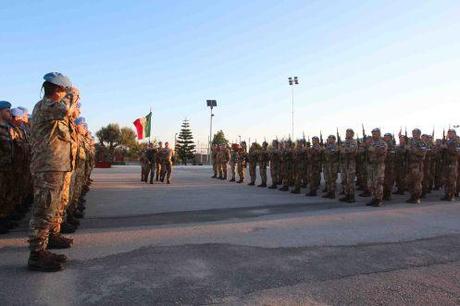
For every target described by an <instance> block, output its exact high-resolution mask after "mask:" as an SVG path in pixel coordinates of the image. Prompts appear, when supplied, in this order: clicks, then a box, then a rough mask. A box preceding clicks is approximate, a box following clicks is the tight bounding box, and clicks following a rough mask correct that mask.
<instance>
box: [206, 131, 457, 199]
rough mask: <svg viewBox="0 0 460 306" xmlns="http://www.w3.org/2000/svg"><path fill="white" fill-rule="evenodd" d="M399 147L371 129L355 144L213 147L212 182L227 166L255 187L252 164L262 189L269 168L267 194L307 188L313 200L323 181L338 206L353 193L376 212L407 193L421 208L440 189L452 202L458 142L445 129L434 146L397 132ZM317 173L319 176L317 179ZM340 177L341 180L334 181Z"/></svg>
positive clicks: (316, 140) (349, 135) (430, 139)
mask: <svg viewBox="0 0 460 306" xmlns="http://www.w3.org/2000/svg"><path fill="white" fill-rule="evenodd" d="M398 136H399V137H398V138H399V144H396V140H395V137H394V135H392V134H390V133H386V134H385V135H383V137H382V135H381V131H380V129H378V128H376V129H374V130H372V135H371V136H366V133H365V130H364V128H363V137H362V138H361V139H358V138H356V139H355V132H354V131H353V130H352V129H347V131H346V136H345V140H343V141H342V140H341V137H340V135H339V133H338V131H337V135H329V136H328V137H327V139H326V142H325V143H324V142H323V139H322V136H320V137H313V138H312V142H311V143H310V141H307V140H305V139H300V140H298V141H296V142H293V141H291V140H284V141H278V140H273V141H272V144H271V146H269V145H268V143H267V142H265V141H264V142H263V143H262V146H260V145H259V144H257V143H255V142H254V143H252V144H251V147H250V148H249V151H248V150H247V147H246V143H245V142H241V143H240V144H233V145H232V146H231V147H228V146H226V145H213V146H212V150H211V151H212V162H213V171H214V175H213V176H212V177H213V178H219V179H223V180H224V179H226V178H227V165H228V164H229V165H230V170H231V174H232V177H231V179H230V181H236V178H235V166H236V167H237V170H238V171H237V173H238V180H237V183H242V182H243V181H244V175H245V172H246V171H245V168H246V167H248V168H249V176H250V180H249V183H248V185H251V186H252V185H255V182H256V178H257V165H258V166H259V175H260V178H261V184H260V185H258V187H267V168H268V166H269V167H270V176H271V181H272V184H271V186H269V188H270V189H277V188H278V187H279V190H281V191H289V190H290V191H291V192H292V193H301V188H307V187H308V189H309V190H308V192H307V193H306V195H307V196H317V195H318V190H319V189H320V183H321V179H322V176H323V178H324V182H325V188H324V190H323V193H324V194H323V195H322V197H323V198H329V199H335V198H336V195H337V182H340V185H341V194H342V195H343V196H342V197H341V198H340V201H343V202H348V203H353V202H355V193H356V190H360V191H361V193H360V194H359V196H361V197H371V200H370V201H369V202H368V203H367V205H368V206H375V207H379V206H382V205H383V201H389V200H391V197H392V194H401V195H402V194H404V193H405V192H406V191H407V192H409V194H410V197H409V199H408V200H407V201H406V202H407V203H414V204H420V200H421V199H422V198H424V197H425V195H426V194H428V193H430V192H431V191H432V190H440V189H443V190H444V196H443V197H442V200H445V201H454V200H455V197H458V194H459V191H460V175H459V173H460V138H459V137H458V136H457V134H456V131H455V130H453V129H449V130H448V132H447V135H446V134H445V132H443V138H442V139H437V140H436V141H434V133H432V135H428V134H423V135H422V133H421V131H420V130H419V129H414V130H413V131H412V137H410V138H409V137H408V136H407V132H406V133H405V134H404V135H403V134H402V132H401V131H400V133H399V135H398ZM321 173H322V176H321ZM339 177H340V179H339Z"/></svg>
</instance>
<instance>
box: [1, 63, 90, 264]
mask: <svg viewBox="0 0 460 306" xmlns="http://www.w3.org/2000/svg"><path fill="white" fill-rule="evenodd" d="M44 80H45V82H44V83H43V86H42V88H43V90H44V97H43V98H42V99H41V100H40V101H39V102H38V103H37V104H36V105H35V107H34V110H33V113H32V116H31V123H30V124H29V123H28V122H27V120H24V119H22V120H20V118H18V117H20V116H17V115H20V113H18V112H17V110H16V109H11V103H9V102H7V101H0V115H1V116H0V117H1V118H0V151H1V155H0V186H1V190H0V214H1V225H2V228H1V229H2V231H3V232H7V231H8V229H10V228H12V227H13V226H14V225H15V224H14V223H15V221H17V220H19V219H20V218H22V217H23V216H24V215H25V213H26V211H27V208H28V207H29V206H32V214H31V220H30V223H29V226H30V236H29V249H30V256H29V261H28V267H29V269H31V270H38V271H46V272H51V271H59V270H62V269H63V264H64V263H65V262H66V261H67V260H68V259H67V256H65V255H63V254H55V253H51V252H50V251H49V250H50V249H64V248H69V247H71V245H72V243H73V240H72V239H71V238H68V237H65V236H63V235H62V233H71V232H74V231H75V230H76V228H77V226H78V225H79V220H78V219H79V218H82V217H83V214H84V209H85V200H84V195H85V194H86V193H87V192H88V191H89V185H90V184H91V179H90V174H91V171H92V169H93V167H94V161H95V150H94V141H93V138H92V136H91V134H90V133H89V131H88V127H87V124H86V120H85V118H83V117H80V113H81V111H80V109H81V104H80V102H79V98H80V94H79V91H78V89H77V88H75V87H73V86H72V84H71V82H70V80H69V79H68V78H67V77H66V76H64V75H62V74H60V73H57V72H51V73H48V74H46V75H45V76H44ZM23 112H26V110H25V109H24V111H23ZM26 116H27V114H23V118H26Z"/></svg>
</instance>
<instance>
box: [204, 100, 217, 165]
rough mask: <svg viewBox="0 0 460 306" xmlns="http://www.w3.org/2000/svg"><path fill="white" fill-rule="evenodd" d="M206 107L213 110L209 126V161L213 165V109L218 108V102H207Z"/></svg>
mask: <svg viewBox="0 0 460 306" xmlns="http://www.w3.org/2000/svg"><path fill="white" fill-rule="evenodd" d="M206 105H207V106H208V107H210V108H211V120H210V124H209V143H208V161H209V164H211V142H212V117H214V114H213V113H212V109H213V108H214V107H216V106H217V101H216V100H206Z"/></svg>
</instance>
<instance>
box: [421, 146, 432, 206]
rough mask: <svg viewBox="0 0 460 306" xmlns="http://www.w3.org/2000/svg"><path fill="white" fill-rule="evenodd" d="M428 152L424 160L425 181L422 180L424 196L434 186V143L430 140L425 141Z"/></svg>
mask: <svg viewBox="0 0 460 306" xmlns="http://www.w3.org/2000/svg"><path fill="white" fill-rule="evenodd" d="M425 145H426V154H425V159H424V160H423V181H422V197H424V196H425V195H426V194H427V193H430V192H431V190H432V188H433V176H432V171H431V170H432V168H431V167H432V163H433V157H434V152H433V143H432V142H431V141H429V140H427V141H425Z"/></svg>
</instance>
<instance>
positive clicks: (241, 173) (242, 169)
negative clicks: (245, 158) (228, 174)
mask: <svg viewBox="0 0 460 306" xmlns="http://www.w3.org/2000/svg"><path fill="white" fill-rule="evenodd" d="M237 171H238V177H239V179H240V181H244V172H245V167H244V165H243V163H242V162H240V161H239V162H238V163H237Z"/></svg>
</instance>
